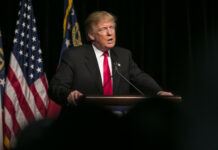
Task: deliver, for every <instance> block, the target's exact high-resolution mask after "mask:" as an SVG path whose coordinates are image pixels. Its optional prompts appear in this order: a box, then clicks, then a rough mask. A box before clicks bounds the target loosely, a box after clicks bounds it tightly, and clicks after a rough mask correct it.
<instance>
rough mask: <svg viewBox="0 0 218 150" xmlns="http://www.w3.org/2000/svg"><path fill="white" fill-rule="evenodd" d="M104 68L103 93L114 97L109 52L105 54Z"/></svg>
mask: <svg viewBox="0 0 218 150" xmlns="http://www.w3.org/2000/svg"><path fill="white" fill-rule="evenodd" d="M103 55H104V66H103V76H104V78H103V87H104V88H103V91H104V95H113V87H112V79H111V73H110V68H109V65H108V59H107V57H108V52H104V54H103Z"/></svg>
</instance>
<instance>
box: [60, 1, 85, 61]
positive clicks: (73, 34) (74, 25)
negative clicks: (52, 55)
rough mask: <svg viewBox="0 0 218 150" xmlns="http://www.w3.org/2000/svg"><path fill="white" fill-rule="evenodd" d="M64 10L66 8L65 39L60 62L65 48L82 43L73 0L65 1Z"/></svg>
mask: <svg viewBox="0 0 218 150" xmlns="http://www.w3.org/2000/svg"><path fill="white" fill-rule="evenodd" d="M64 10H65V18H64V24H63V29H64V31H63V33H64V40H63V43H62V48H61V54H60V59H59V64H60V60H61V56H62V53H63V51H64V50H66V49H68V48H70V47H77V46H81V45H82V41H81V34H80V30H79V24H78V22H77V17H76V12H75V9H74V5H73V0H65V1H64Z"/></svg>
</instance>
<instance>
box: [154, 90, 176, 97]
mask: <svg viewBox="0 0 218 150" xmlns="http://www.w3.org/2000/svg"><path fill="white" fill-rule="evenodd" d="M157 95H158V96H174V95H173V93H171V92H166V91H159V92H157Z"/></svg>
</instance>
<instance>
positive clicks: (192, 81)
mask: <svg viewBox="0 0 218 150" xmlns="http://www.w3.org/2000/svg"><path fill="white" fill-rule="evenodd" d="M18 3H19V1H18V0H7V1H6V0H5V1H3V0H2V1H1V4H0V16H1V17H0V21H1V24H0V25H1V30H2V36H3V46H4V52H5V59H6V66H7V65H8V61H9V55H10V52H11V50H12V46H13V37H14V30H15V24H16V20H17V12H18ZM63 6H64V4H63V1H62V0H33V7H34V13H35V17H36V23H37V28H38V34H39V39H40V41H41V48H42V51H43V59H44V69H45V71H46V73H47V77H48V80H50V79H51V77H52V76H53V74H54V73H55V70H56V66H57V63H58V59H59V53H60V49H61V43H62V36H63V33H62V23H63V18H64V12H63ZM74 6H75V10H76V14H77V18H78V21H79V25H80V30H81V34H82V40H83V43H86V39H85V34H84V26H83V23H84V21H85V18H86V17H87V16H88V14H89V13H91V12H92V11H95V10H106V11H109V12H111V13H113V14H115V15H116V16H117V18H118V20H117V45H119V46H122V47H125V48H128V49H130V50H131V51H132V53H133V57H134V59H135V61H136V63H137V64H138V65H139V66H140V68H141V69H143V70H144V71H145V72H147V73H149V74H150V75H151V76H152V77H153V78H154V79H155V80H156V81H157V82H158V83H159V84H160V85H161V86H162V87H163V88H164V89H165V90H169V91H172V92H173V93H175V94H178V95H181V96H182V97H183V103H182V104H181V105H182V111H183V112H184V114H185V115H186V117H185V118H186V120H187V122H184V123H183V124H182V126H183V127H184V130H183V137H182V139H183V140H182V141H181V145H182V146H181V147H180V148H181V149H186V150H189V149H190V150H191V149H192V150H195V149H199V150H204V149H209V150H213V149H214V150H215V149H218V144H216V143H217V139H218V98H217V89H218V88H217V84H218V79H217V77H218V67H217V64H218V1H216V0H199V1H194V0H176V1H175V0H160V1H144V0H137V1H132V0H119V1H118V0H74Z"/></svg>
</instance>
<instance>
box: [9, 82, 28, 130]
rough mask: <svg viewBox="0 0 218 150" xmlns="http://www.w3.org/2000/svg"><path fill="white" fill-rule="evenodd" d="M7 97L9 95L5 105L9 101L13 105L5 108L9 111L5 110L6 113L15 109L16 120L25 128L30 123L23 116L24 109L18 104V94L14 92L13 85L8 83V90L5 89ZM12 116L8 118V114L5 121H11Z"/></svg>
mask: <svg viewBox="0 0 218 150" xmlns="http://www.w3.org/2000/svg"><path fill="white" fill-rule="evenodd" d="M7 81H8V78H7ZM5 92H6V93H5V95H7V97H8V98H7V99H6V98H5V100H6V101H5V103H6V104H7V103H8V102H7V101H9V103H12V104H10V105H9V106H8V107H5V108H7V109H5V111H9V112H10V111H13V109H15V112H16V120H17V122H18V124H19V126H20V127H21V126H24V125H26V124H27V123H28V121H27V120H26V118H25V116H24V114H23V111H22V109H21V108H20V106H19V102H18V99H17V96H16V92H15V90H14V88H13V87H12V85H11V83H10V82H7V86H6V89H5ZM11 105H13V109H12V110H10V109H9V108H10V107H12V106H11ZM9 118H10V116H7V114H5V119H9Z"/></svg>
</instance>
